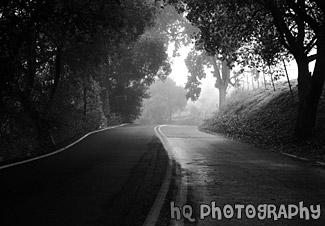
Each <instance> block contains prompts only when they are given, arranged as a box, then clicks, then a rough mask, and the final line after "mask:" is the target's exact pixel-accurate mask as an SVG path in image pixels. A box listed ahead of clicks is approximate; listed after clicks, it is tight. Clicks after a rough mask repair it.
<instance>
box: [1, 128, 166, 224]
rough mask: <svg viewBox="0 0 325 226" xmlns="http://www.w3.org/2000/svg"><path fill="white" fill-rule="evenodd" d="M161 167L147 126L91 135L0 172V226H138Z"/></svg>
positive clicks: (163, 162) (153, 193) (154, 192)
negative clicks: (42, 156) (59, 149)
mask: <svg viewBox="0 0 325 226" xmlns="http://www.w3.org/2000/svg"><path fill="white" fill-rule="evenodd" d="M166 163H167V156H166V153H165V151H164V150H163V148H162V146H161V144H160V142H159V140H158V138H156V137H155V136H154V130H153V126H142V125H127V126H123V127H118V128H114V129H111V130H106V131H102V132H99V133H95V134H92V135H90V136H88V137H87V138H86V139H84V140H82V141H81V142H79V143H77V144H76V145H74V146H72V147H71V148H69V149H68V150H66V151H63V152H61V153H59V154H55V155H52V156H50V157H47V158H43V159H40V160H37V161H33V162H29V163H25V164H21V165H18V166H14V167H9V168H6V169H2V170H0V181H1V187H0V195H1V201H0V206H1V211H0V225H1V226H9V225H17V226H22V225H34V226H36V225H42V226H45V225H46V226H50V225H57V226H65V225H67V226H73V225H76V226H82V225H123V226H124V225H141V224H142V223H143V222H144V220H145V218H146V216H147V214H148V212H149V210H150V208H151V206H152V204H153V202H154V200H155V198H156V195H157V193H158V191H159V189H160V186H161V183H162V180H163V178H164V175H165V170H166Z"/></svg>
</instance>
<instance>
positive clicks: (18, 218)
mask: <svg viewBox="0 0 325 226" xmlns="http://www.w3.org/2000/svg"><path fill="white" fill-rule="evenodd" d="M155 132H156V133H155ZM156 135H157V136H156ZM158 138H159V139H160V140H159V139H158ZM162 144H163V145H164V148H165V149H166V151H165V150H164V148H163V146H162ZM0 181H1V186H0V195H1V202H0V206H1V211H0V225H1V226H9V225H19V226H21V225H42V226H43V225H46V226H48V225H50V226H51V225H59V226H65V225H67V226H74V225H76V226H83V225H105V226H106V225H113V226H115V225H116V226H119V225H123V226H127V225H140V226H141V225H143V226H151V225H156V226H162V225H169V226H172V225H325V169H324V168H322V167H319V166H315V165H313V164H312V163H309V162H304V161H300V160H295V159H293V158H290V157H287V156H285V155H282V154H278V153H274V152H271V151H267V150H262V149H258V148H255V147H253V146H251V145H248V144H243V143H241V142H236V141H233V140H229V139H226V138H223V137H221V136H218V135H210V134H207V133H203V132H200V131H198V130H197V129H196V128H195V127H194V126H172V125H165V126H159V127H156V129H155V130H154V127H153V126H145V125H127V126H123V127H118V128H114V129H110V130H106V131H102V132H98V133H94V134H91V135H90V136H88V137H87V138H85V139H83V140H82V141H81V142H79V143H77V144H75V145H73V146H72V147H70V148H69V149H67V150H65V151H63V152H60V153H58V154H55V155H52V156H49V157H46V158H42V159H39V160H37V161H32V162H29V163H25V164H21V165H17V166H13V167H9V168H4V169H0ZM318 207H319V210H318V209H317V208H318ZM263 208H264V209H263ZM296 208H298V209H297V212H296V211H295V210H296ZM301 211H302V212H301ZM239 215H240V216H239ZM178 216H179V217H180V219H178V220H176V219H171V218H172V217H173V218H177V217H178ZM300 216H301V218H303V219H300ZM307 216H308V217H307ZM238 218H240V219H238ZM285 218H289V219H285ZM290 218H291V219H290ZM306 218H309V220H306Z"/></svg>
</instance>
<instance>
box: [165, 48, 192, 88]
mask: <svg viewBox="0 0 325 226" xmlns="http://www.w3.org/2000/svg"><path fill="white" fill-rule="evenodd" d="M173 49H174V46H173V45H169V47H168V56H169V57H170V58H172V59H173V64H172V72H171V74H170V75H169V77H170V78H172V79H173V80H174V81H175V82H176V84H177V85H179V86H183V87H184V86H185V83H186V81H187V74H188V71H187V68H186V65H185V62H184V60H185V58H186V57H187V54H188V52H189V51H190V49H191V47H182V48H181V49H180V50H179V53H180V56H179V57H176V58H173Z"/></svg>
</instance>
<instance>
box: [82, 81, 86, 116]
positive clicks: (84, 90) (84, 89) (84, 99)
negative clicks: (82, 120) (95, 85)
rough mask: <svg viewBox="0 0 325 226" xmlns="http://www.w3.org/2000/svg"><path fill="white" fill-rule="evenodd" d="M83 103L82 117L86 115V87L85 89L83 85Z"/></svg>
mask: <svg viewBox="0 0 325 226" xmlns="http://www.w3.org/2000/svg"><path fill="white" fill-rule="evenodd" d="M83 101H84V112H83V115H84V116H86V114H87V87H86V85H85V84H84V87H83Z"/></svg>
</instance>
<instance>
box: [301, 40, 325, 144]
mask: <svg viewBox="0 0 325 226" xmlns="http://www.w3.org/2000/svg"><path fill="white" fill-rule="evenodd" d="M320 41H321V40H319V42H320ZM324 41H325V39H323V40H322V43H321V44H320V45H318V46H317V49H318V51H317V59H316V64H315V68H314V73H313V76H311V74H310V73H309V70H308V61H307V58H306V57H301V58H299V59H297V64H298V97H299V109H298V117H297V121H296V127H295V137H296V139H297V140H298V141H303V140H307V139H310V138H312V136H313V129H314V127H315V123H316V114H317V108H318V104H319V99H320V96H321V94H322V91H323V86H324V79H325V68H324V67H323V65H325V43H324Z"/></svg>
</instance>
